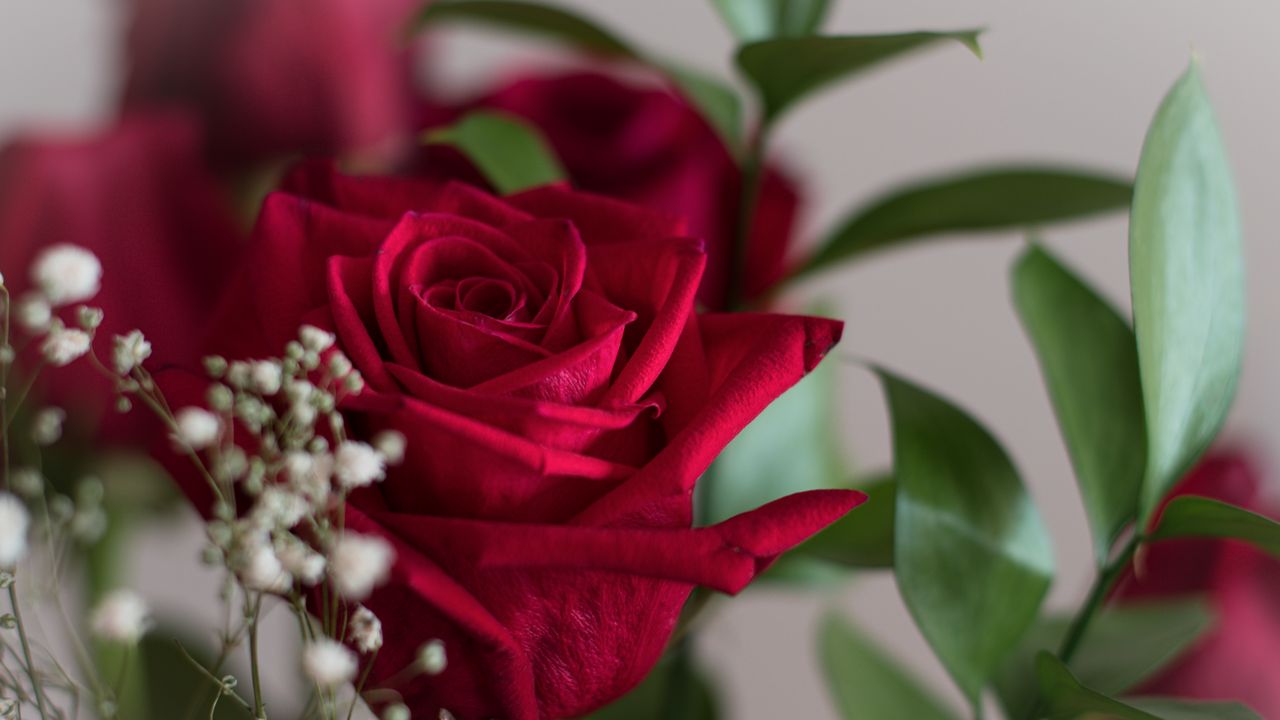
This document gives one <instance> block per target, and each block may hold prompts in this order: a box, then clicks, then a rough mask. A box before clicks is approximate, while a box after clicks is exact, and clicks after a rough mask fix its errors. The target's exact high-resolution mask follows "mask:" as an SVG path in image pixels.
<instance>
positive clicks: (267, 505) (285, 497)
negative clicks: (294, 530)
mask: <svg viewBox="0 0 1280 720" xmlns="http://www.w3.org/2000/svg"><path fill="white" fill-rule="evenodd" d="M310 509H311V508H310V507H309V506H308V505H307V501H306V500H304V499H302V498H301V497H299V496H298V495H296V494H294V493H291V492H289V491H288V490H285V489H283V488H280V487H277V486H275V485H273V486H271V487H269V488H267V489H266V490H263V491H262V495H261V496H260V497H259V498H258V502H257V503H256V504H254V506H253V510H252V511H251V514H252V516H253V519H254V521H255V522H256V523H258V525H259V526H260V527H263V528H267V529H270V528H281V529H285V530H287V529H289V528H291V527H293V526H294V525H297V524H298V523H300V522H302V518H304V517H306V516H307V511H308V510H310Z"/></svg>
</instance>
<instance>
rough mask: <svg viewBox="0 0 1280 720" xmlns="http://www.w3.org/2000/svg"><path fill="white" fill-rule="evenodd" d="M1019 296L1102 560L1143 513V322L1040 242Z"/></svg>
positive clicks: (1028, 257) (1021, 276) (1018, 277)
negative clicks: (1139, 337) (1138, 328)
mask: <svg viewBox="0 0 1280 720" xmlns="http://www.w3.org/2000/svg"><path fill="white" fill-rule="evenodd" d="M1013 301H1014V306H1015V307H1016V308H1017V310H1018V315H1019V316H1020V317H1021V318H1022V327H1023V328H1024V329H1025V330H1026V331H1027V335H1028V336H1029V337H1030V338H1031V342H1032V344H1033V345H1034V346H1035V349H1036V356H1037V357H1038V358H1039V360H1040V369H1041V371H1042V372H1043V373H1044V379H1045V385H1046V386H1047V387H1048V389H1049V397H1050V398H1052V399H1053V408H1054V411H1055V412H1056V413H1057V416H1058V426H1059V427H1060V428H1061V430H1062V436H1063V438H1064V439H1065V440H1066V445H1067V450H1068V452H1069V453H1070V455H1071V463H1072V466H1073V467H1074V468H1075V474H1076V480H1077V482H1078V483H1079V484H1080V492H1081V495H1083V497H1084V506H1085V510H1086V511H1087V514H1088V517H1089V526H1090V528H1091V529H1092V531H1093V548H1094V554H1095V559H1096V560H1097V562H1098V565H1099V566H1101V565H1103V564H1104V563H1106V561H1107V556H1108V553H1110V551H1111V546H1112V544H1113V543H1114V541H1115V539H1116V536H1117V535H1119V533H1120V531H1121V530H1122V529H1123V528H1124V526H1125V525H1126V524H1127V523H1128V522H1130V521H1131V520H1133V518H1134V516H1135V515H1137V512H1138V493H1139V491H1140V490H1141V488H1142V471H1143V467H1144V465H1145V462H1146V445H1147V436H1146V429H1145V425H1144V422H1145V421H1144V419H1143V418H1144V416H1143V412H1142V384H1141V381H1140V380H1139V379H1138V352H1137V344H1136V341H1135V340H1134V337H1133V330H1132V329H1130V328H1129V324H1128V323H1127V322H1125V320H1124V318H1122V317H1121V316H1120V314H1119V313H1118V312H1116V310H1115V309H1114V308H1112V307H1111V305H1110V304H1109V303H1108V302H1107V301H1106V300H1103V299H1102V297H1101V296H1100V295H1098V293H1097V292H1095V291H1094V290H1093V289H1092V288H1090V287H1089V286H1088V285H1086V284H1085V283H1084V282H1083V281H1081V280H1080V278H1078V277H1077V276H1076V275H1075V274H1074V273H1073V272H1071V271H1070V270H1069V269H1067V268H1066V267H1065V266H1063V265H1062V264H1061V263H1060V262H1058V260H1056V259H1055V258H1054V257H1053V256H1052V255H1050V254H1049V253H1048V252H1047V251H1045V250H1044V249H1043V248H1041V247H1039V246H1035V245H1033V246H1032V247H1030V248H1028V249H1027V251H1026V252H1024V253H1023V254H1022V257H1021V258H1020V259H1019V260H1018V262H1017V264H1016V265H1015V266H1014V269H1013Z"/></svg>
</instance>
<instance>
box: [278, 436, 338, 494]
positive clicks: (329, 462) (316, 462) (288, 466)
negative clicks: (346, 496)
mask: <svg viewBox="0 0 1280 720" xmlns="http://www.w3.org/2000/svg"><path fill="white" fill-rule="evenodd" d="M332 474H333V457H332V456H330V455H329V454H328V453H325V452H320V453H315V454H309V453H305V452H302V451H301V450H290V451H289V452H287V453H285V456H284V477H285V480H286V481H287V482H288V483H289V487H290V488H292V489H293V491H294V492H296V493H298V494H299V495H301V496H302V497H304V498H306V499H307V502H309V503H311V506H312V507H315V508H323V507H324V505H325V503H326V502H327V500H328V498H329V492H330V490H331V487H330V483H329V479H330V477H332Z"/></svg>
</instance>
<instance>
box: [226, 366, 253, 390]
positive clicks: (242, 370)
mask: <svg viewBox="0 0 1280 720" xmlns="http://www.w3.org/2000/svg"><path fill="white" fill-rule="evenodd" d="M252 381H253V372H252V371H251V370H250V369H249V363H247V362H244V361H242V360H236V361H235V362H233V363H231V365H230V366H229V367H228V368H227V382H228V383H230V384H231V387H233V388H236V389H237V390H243V389H244V388H247V387H249V385H250V383H251V382H252Z"/></svg>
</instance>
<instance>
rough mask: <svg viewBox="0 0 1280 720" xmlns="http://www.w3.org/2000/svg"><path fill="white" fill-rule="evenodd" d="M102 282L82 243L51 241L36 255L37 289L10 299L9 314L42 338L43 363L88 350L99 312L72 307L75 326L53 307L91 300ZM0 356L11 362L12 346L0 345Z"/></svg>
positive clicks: (66, 360)
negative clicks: (10, 307)
mask: <svg viewBox="0 0 1280 720" xmlns="http://www.w3.org/2000/svg"><path fill="white" fill-rule="evenodd" d="M101 281H102V263H101V262H99V260H98V258H97V256H95V255H94V254H93V253H92V252H90V251H88V250H86V249H84V248H82V247H78V246H76V245H68V244H60V245H52V246H50V247H48V248H45V249H44V250H43V251H42V252H41V253H40V254H39V255H37V256H36V259H35V262H34V263H32V266H31V283H32V285H33V286H34V287H35V288H36V289H35V290H32V291H31V292H29V293H27V294H26V295H23V296H22V297H21V298H18V299H17V300H16V301H15V302H14V304H13V307H12V316H13V319H14V320H15V321H16V322H17V324H18V325H19V326H20V327H22V328H23V329H24V330H25V331H26V332H27V333H29V334H30V335H32V336H33V337H37V338H42V339H41V341H40V344H39V348H40V354H41V356H42V358H43V360H44V362H46V363H47V364H49V365H52V366H54V367H63V366H66V365H70V364H71V363H73V362H75V361H76V360H79V359H80V358H82V357H84V356H85V355H87V354H88V353H89V350H90V348H91V346H92V343H93V333H94V331H95V330H97V328H98V326H99V325H101V324H102V311H101V310H99V309H97V308H92V307H89V306H87V305H81V306H80V307H79V308H78V309H77V310H76V321H77V326H76V327H69V326H67V325H66V324H65V323H63V321H62V319H61V318H59V317H57V315H56V314H55V312H54V311H55V310H56V309H57V308H60V307H63V306H68V305H74V304H76V303H80V302H84V301H86V300H89V299H91V298H92V297H93V296H94V295H97V294H98V289H99V287H100V284H101ZM0 284H3V281H2V280H0ZM0 361H3V362H5V363H10V362H12V361H13V349H12V348H11V347H8V346H5V347H3V348H0Z"/></svg>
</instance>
